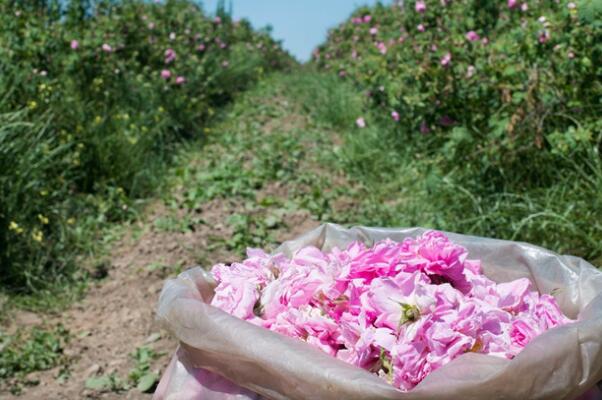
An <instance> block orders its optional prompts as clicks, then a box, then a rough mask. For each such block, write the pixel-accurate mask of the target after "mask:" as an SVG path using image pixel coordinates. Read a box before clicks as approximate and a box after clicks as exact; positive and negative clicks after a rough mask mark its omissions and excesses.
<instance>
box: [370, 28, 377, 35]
mask: <svg viewBox="0 0 602 400" xmlns="http://www.w3.org/2000/svg"><path fill="white" fill-rule="evenodd" d="M377 33H378V28H377V27H375V26H374V27H372V28H370V34H371V35H372V36H374V35H376V34H377Z"/></svg>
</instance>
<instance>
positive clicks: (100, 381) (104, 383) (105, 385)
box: [85, 376, 112, 391]
mask: <svg viewBox="0 0 602 400" xmlns="http://www.w3.org/2000/svg"><path fill="white" fill-rule="evenodd" d="M111 385H112V382H111V377H110V376H99V377H94V378H88V379H86V384H85V386H86V389H92V390H98V391H101V390H108V389H110V388H111Z"/></svg>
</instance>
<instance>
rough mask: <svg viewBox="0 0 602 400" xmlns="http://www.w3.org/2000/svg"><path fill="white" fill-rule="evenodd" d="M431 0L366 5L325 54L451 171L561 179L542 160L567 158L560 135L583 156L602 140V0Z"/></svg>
mask: <svg viewBox="0 0 602 400" xmlns="http://www.w3.org/2000/svg"><path fill="white" fill-rule="evenodd" d="M424 3H425V5H426V11H425V12H422V13H421V12H418V11H416V10H415V5H416V2H415V1H408V2H405V3H404V4H405V5H404V7H403V8H399V7H397V6H393V7H386V6H383V5H378V6H376V7H374V8H360V9H358V10H357V11H356V12H355V13H354V16H353V18H352V19H351V20H350V21H348V22H346V23H344V24H342V25H341V26H339V27H338V28H336V29H334V30H333V31H332V32H331V33H330V36H329V39H328V41H327V43H326V44H325V45H324V46H322V47H321V48H320V49H319V51H318V52H317V53H316V55H315V61H316V64H317V65H318V66H319V67H321V68H324V69H328V70H332V71H334V72H338V73H339V74H340V75H341V76H342V77H343V79H349V80H351V81H353V82H354V83H356V84H357V85H358V86H359V87H360V88H361V89H362V90H365V91H366V93H367V94H368V95H369V96H370V98H371V100H372V103H373V104H374V106H375V114H376V115H377V117H379V118H380V119H383V120H388V123H387V125H388V126H390V129H388V130H387V131H388V132H390V134H391V135H392V137H393V138H394V139H395V140H394V142H395V143H397V146H398V147H405V146H407V145H408V144H410V143H411V145H412V146H414V147H415V149H416V151H422V152H425V153H429V154H430V153H431V152H434V151H440V154H442V156H443V157H445V158H446V161H448V165H449V168H453V167H454V166H456V165H458V164H459V163H465V164H471V165H473V166H475V167H476V168H478V169H480V170H481V174H482V177H483V179H486V180H487V181H488V182H489V184H490V185H491V187H492V188H495V190H498V191H504V190H506V188H507V185H508V184H515V185H518V186H522V187H527V186H529V185H540V184H549V183H551V182H553V181H554V180H555V179H556V177H557V176H556V173H555V170H554V168H545V167H544V168H542V166H545V165H552V164H553V165H555V166H559V167H563V166H565V165H566V164H565V163H564V159H563V158H560V157H557V155H556V154H555V153H554V152H553V151H550V150H551V149H552V147H553V145H554V143H552V142H553V141H554V140H555V141H556V143H557V142H558V140H557V139H558V136H559V135H562V136H569V137H571V138H570V139H566V140H565V141H570V142H572V144H573V146H572V149H571V150H574V152H575V154H574V155H573V156H578V155H580V154H581V152H584V151H585V152H586V151H588V149H589V148H591V147H592V146H594V145H595V144H596V140H597V139H598V134H599V132H600V130H599V128H600V127H599V125H598V122H597V121H598V119H599V118H598V116H599V115H600V112H601V111H602V103H600V99H601V98H602V84H601V83H600V79H599V77H600V74H601V73H602V70H601V69H600V65H601V64H600V62H599V60H602V44H601V43H602V29H601V27H600V21H601V20H600V15H599V14H600V13H599V12H598V11H596V10H598V8H599V7H598V6H597V5H595V4H599V2H597V1H578V2H575V3H572V2H568V1H561V2H547V1H546V2H544V1H528V2H524V3H522V2H516V6H515V7H514V8H509V6H508V4H507V3H506V2H496V3H491V2H482V1H478V0H465V1H444V2H440V1H439V0H427V1H425V2H424ZM522 4H525V5H526V6H527V9H526V10H521V5H522ZM365 16H370V17H371V20H370V21H369V22H365V21H367V19H366V18H365ZM419 27H420V28H419ZM422 29H423V31H421V30H422ZM471 35H472V36H471ZM477 38H478V39H477ZM394 111H395V112H397V113H398V114H399V122H397V123H396V122H395V121H393V119H392V118H391V113H392V112H394ZM358 116H359V115H358ZM575 132H578V133H579V135H578V136H575V137H572V136H573V134H574V133H575ZM525 164H530V165H533V166H534V167H533V168H524V165H525Z"/></svg>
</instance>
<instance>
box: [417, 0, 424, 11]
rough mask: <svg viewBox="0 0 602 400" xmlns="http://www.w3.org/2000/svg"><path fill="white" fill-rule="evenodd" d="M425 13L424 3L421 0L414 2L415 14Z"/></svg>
mask: <svg viewBox="0 0 602 400" xmlns="http://www.w3.org/2000/svg"><path fill="white" fill-rule="evenodd" d="M425 11H426V3H425V2H424V1H423V0H418V1H416V12H419V13H421V14H422V13H424V12H425Z"/></svg>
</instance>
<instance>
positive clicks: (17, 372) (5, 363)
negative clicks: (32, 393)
mask: <svg viewBox="0 0 602 400" xmlns="http://www.w3.org/2000/svg"><path fill="white" fill-rule="evenodd" d="M69 338H70V336H69V332H68V331H67V330H66V329H65V328H63V327H62V326H60V325H59V326H57V327H55V328H54V329H42V328H33V329H31V330H29V331H27V332H24V331H19V332H17V333H16V334H14V335H6V334H4V333H2V332H0V382H1V381H4V382H6V383H9V382H10V383H12V384H11V391H13V392H16V393H18V392H20V390H21V389H20V387H21V383H22V381H24V378H25V376H26V375H27V374H28V373H30V372H33V371H39V370H46V369H50V368H53V367H55V366H56V365H59V364H60V363H62V362H64V361H65V356H64V355H63V348H64V346H65V344H66V343H67V342H68V341H69ZM12 378H15V379H16V380H14V379H12ZM25 383H27V382H25ZM1 386H2V385H1V384H0V387H1Z"/></svg>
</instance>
